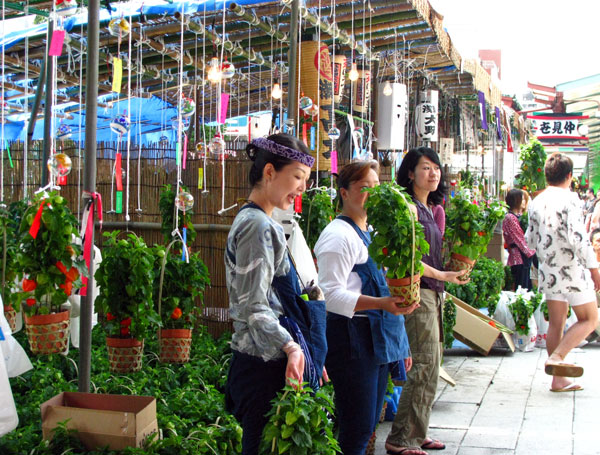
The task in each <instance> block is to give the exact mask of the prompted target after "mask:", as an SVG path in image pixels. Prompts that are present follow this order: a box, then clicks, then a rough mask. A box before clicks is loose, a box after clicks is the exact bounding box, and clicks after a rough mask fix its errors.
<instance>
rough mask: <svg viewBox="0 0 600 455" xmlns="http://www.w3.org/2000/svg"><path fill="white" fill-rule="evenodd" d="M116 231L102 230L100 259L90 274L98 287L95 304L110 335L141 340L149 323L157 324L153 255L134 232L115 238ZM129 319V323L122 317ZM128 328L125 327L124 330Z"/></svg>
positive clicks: (145, 334) (118, 232)
mask: <svg viewBox="0 0 600 455" xmlns="http://www.w3.org/2000/svg"><path fill="white" fill-rule="evenodd" d="M119 234H120V231H117V230H116V231H113V232H105V233H104V236H105V238H106V240H105V242H104V245H103V249H102V262H101V263H100V265H99V266H98V270H97V271H96V273H95V274H94V277H95V278H96V281H97V282H98V286H99V288H100V290H99V294H98V297H97V298H96V302H95V307H96V311H97V312H98V313H101V314H104V315H105V318H104V320H103V326H104V329H105V330H106V333H107V335H108V336H110V337H114V338H137V339H138V340H143V339H144V338H145V337H146V336H147V335H148V331H149V330H150V327H151V326H158V325H160V319H159V316H158V314H157V312H156V311H155V310H154V306H153V301H152V290H153V280H154V262H155V257H154V255H153V254H152V250H151V249H150V248H149V247H148V246H146V243H145V242H144V240H143V239H142V238H140V237H137V236H136V235H135V234H131V233H130V234H128V235H127V237H126V238H121V239H119V238H118V236H119ZM128 318H131V320H130V324H128V323H124V322H123V321H128V320H129V319H128ZM126 328H128V330H126Z"/></svg>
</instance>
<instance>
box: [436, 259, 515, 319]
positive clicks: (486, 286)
mask: <svg viewBox="0 0 600 455" xmlns="http://www.w3.org/2000/svg"><path fill="white" fill-rule="evenodd" d="M470 277H471V281H469V282H468V283H467V284H454V283H446V291H447V292H449V293H450V294H452V295H453V296H455V297H458V298H459V299H461V300H462V301H463V302H465V303H468V304H469V305H471V306H472V307H474V308H485V307H487V308H488V311H489V314H490V315H492V314H494V312H495V310H496V305H497V304H498V300H499V298H500V291H502V289H503V287H504V267H503V266H502V263H501V262H499V261H496V260H494V259H490V258H487V257H485V256H481V257H480V258H479V260H478V261H477V262H476V263H475V266H474V267H473V271H472V272H471V275H470Z"/></svg>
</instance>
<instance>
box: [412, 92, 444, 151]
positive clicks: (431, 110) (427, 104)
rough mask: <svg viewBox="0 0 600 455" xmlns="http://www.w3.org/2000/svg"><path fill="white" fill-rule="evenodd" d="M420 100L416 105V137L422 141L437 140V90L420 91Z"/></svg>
mask: <svg viewBox="0 0 600 455" xmlns="http://www.w3.org/2000/svg"><path fill="white" fill-rule="evenodd" d="M419 99H420V100H421V102H420V103H419V104H418V105H417V107H416V116H415V121H416V129H417V137H418V138H419V139H421V140H423V141H431V142H437V140H438V91H437V90H426V91H423V92H420V94H419Z"/></svg>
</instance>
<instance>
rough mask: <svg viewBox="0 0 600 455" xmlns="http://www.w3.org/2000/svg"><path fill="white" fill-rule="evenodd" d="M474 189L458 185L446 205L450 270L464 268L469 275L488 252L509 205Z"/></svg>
mask: <svg viewBox="0 0 600 455" xmlns="http://www.w3.org/2000/svg"><path fill="white" fill-rule="evenodd" d="M478 195H479V192H477V191H475V190H473V189H470V188H463V187H460V186H459V188H458V191H457V192H456V193H455V195H454V197H452V198H451V199H450V201H449V202H448V204H447V206H446V234H445V240H446V244H447V251H449V252H450V261H449V263H448V266H447V267H448V269H449V270H454V271H460V270H464V271H465V273H464V275H463V277H465V278H466V277H467V276H468V275H469V273H470V272H471V270H472V269H473V266H474V265H475V261H477V259H478V258H479V256H481V255H482V254H484V253H485V252H486V251H487V246H488V244H489V243H490V240H491V239H492V235H493V234H494V229H495V227H496V225H497V224H498V222H499V221H500V220H502V219H504V216H505V215H506V204H504V203H503V202H498V201H497V200H494V199H491V198H487V197H485V196H479V197H478Z"/></svg>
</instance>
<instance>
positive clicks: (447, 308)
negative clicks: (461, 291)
mask: <svg viewBox="0 0 600 455" xmlns="http://www.w3.org/2000/svg"><path fill="white" fill-rule="evenodd" d="M442 314H443V326H444V339H443V343H444V347H445V348H446V349H450V348H451V347H452V342H453V341H454V326H455V325H456V305H455V304H454V302H453V301H452V299H451V298H446V300H445V301H444V308H443V311H442Z"/></svg>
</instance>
